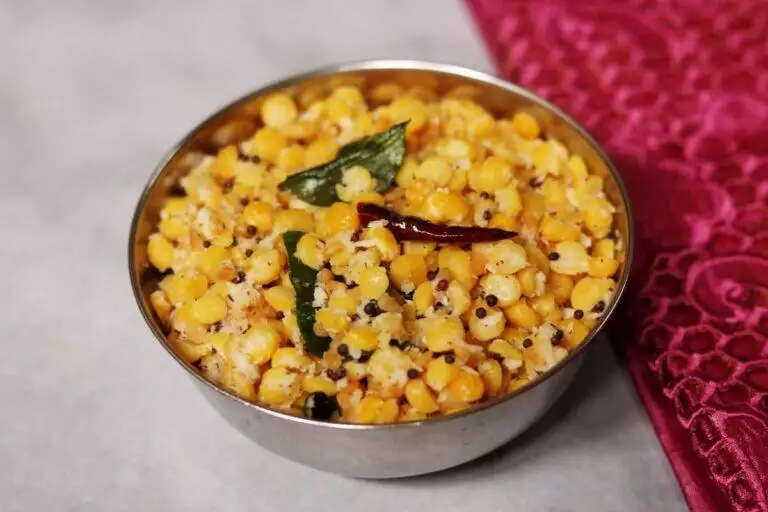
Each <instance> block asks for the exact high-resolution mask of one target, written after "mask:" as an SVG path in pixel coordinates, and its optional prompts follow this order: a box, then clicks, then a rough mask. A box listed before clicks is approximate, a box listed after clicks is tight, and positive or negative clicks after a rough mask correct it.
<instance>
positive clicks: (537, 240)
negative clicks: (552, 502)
mask: <svg viewBox="0 0 768 512" xmlns="http://www.w3.org/2000/svg"><path fill="white" fill-rule="evenodd" d="M260 118H261V124H262V126H261V127H260V128H259V129H257V130H256V132H255V133H253V134H252V136H250V137H249V138H248V139H247V140H245V141H243V142H240V143H238V144H231V145H226V146H224V147H223V148H221V149H220V150H219V151H218V152H217V153H216V154H210V155H206V156H204V157H202V158H200V160H199V162H197V164H196V165H195V166H194V168H193V169H192V170H191V171H190V172H189V174H188V175H187V176H185V177H184V178H182V179H181V180H180V183H179V185H180V193H179V194H178V195H177V196H175V197H170V198H168V199H167V200H166V202H165V205H164V206H163V208H162V210H161V212H160V220H159V222H158V225H157V231H156V232H155V233H153V234H152V235H151V236H150V237H149V240H148V244H147V254H148V258H149V261H150V263H151V264H152V265H153V266H154V267H156V268H157V269H158V270H160V271H161V272H166V273H167V275H166V276H165V277H164V278H163V279H162V280H161V281H160V283H159V286H158V289H157V290H156V291H154V292H153V293H152V294H151V296H150V302H151V304H152V306H153V308H154V310H155V313H156V314H157V316H158V318H159V319H160V321H161V322H162V323H163V325H165V327H166V329H167V336H168V340H169V344H170V345H171V346H172V347H173V348H174V350H175V351H176V352H177V353H178V354H179V356H180V357H182V358H183V359H185V360H186V361H187V362H189V363H191V364H194V365H195V366H196V367H197V368H198V369H199V371H200V372H201V373H202V374H203V375H204V376H205V377H206V378H207V379H209V380H210V381H212V382H214V383H215V384H217V385H219V386H221V387H222V388H224V389H227V390H229V391H230V392H232V393H234V394H236V395H238V396H240V397H241V398H243V399H245V400H248V401H252V402H255V403H258V404H261V405H264V406H267V407H270V408H275V409H279V410H283V411H285V412H290V413H293V414H296V415H304V416H307V417H309V418H312V419H319V420H331V421H344V422H351V423H394V422H405V421H418V420H425V419H428V418H431V417H435V416H439V415H446V414H452V413H455V412H458V411H461V410H464V409H466V408H468V407H471V406H472V405H475V404H478V403H482V402H485V401H487V400H490V399H493V398H494V397H498V396H501V395H504V394H506V393H510V392H513V391H515V390H518V389H520V388H522V387H524V386H526V385H528V384H529V383H531V382H533V381H534V380H536V379H537V378H538V377H539V376H540V375H543V374H544V373H546V372H547V371H548V370H550V369H551V368H553V367H554V366H555V365H557V364H558V363H559V362H560V361H562V360H563V359H564V358H566V357H567V356H568V354H569V353H570V352H571V351H573V350H575V349H576V348H577V347H578V346H579V345H580V343H581V342H582V341H584V340H585V339H586V338H587V335H588V334H589V333H590V331H591V329H592V327H594V326H595V325H596V324H597V323H598V321H599V319H600V317H601V315H602V313H603V312H604V311H605V310H606V307H607V305H608V304H609V303H610V301H611V300H612V297H613V295H614V292H615V291H616V288H617V283H616V274H617V272H618V271H619V269H620V268H621V266H622V262H623V261H624V260H625V258H626V255H625V247H624V241H623V240H622V238H621V235H619V234H618V231H617V230H615V229H614V213H615V211H616V207H615V205H614V204H613V203H612V202H611V201H610V200H609V199H608V198H607V197H606V195H605V193H604V192H603V180H602V178H601V177H600V176H597V175H595V174H591V173H590V170H589V169H588V168H587V165H586V164H585V161H584V160H583V159H582V158H581V157H580V156H579V155H576V154H569V152H568V150H567V149H566V147H565V146H564V145H563V144H562V143H560V142H558V141H557V140H555V139H554V138H551V137H546V135H545V134H543V133H542V130H541V128H540V126H539V124H538V123H537V121H536V119H535V118H534V117H533V116H532V115H530V114H529V113H526V112H524V111H520V112H517V113H516V114H514V115H513V116H511V117H505V118H495V117H494V116H493V115H492V114H491V113H490V112H488V111H486V110H485V109H484V108H483V107H481V106H480V105H479V104H477V103H475V102H473V101H472V100H471V99H468V98H463V97H454V96H443V97H440V96H437V95H436V94H435V93H433V92H431V91H429V90H425V89H420V88H405V87H402V86H400V85H398V84H396V83H389V84H381V85H378V86H377V87H375V88H374V89H373V90H371V91H367V92H366V93H364V92H363V90H362V89H360V88H358V87H355V86H351V85H345V86H338V87H336V88H334V89H333V90H331V91H330V92H329V93H328V94H325V95H322V96H317V97H313V98H307V97H300V98H299V100H298V101H297V99H295V98H293V97H292V96H291V95H289V94H286V93H273V94H271V95H270V96H268V97H267V98H265V99H264V100H263V102H262V103H261V105H260Z"/></svg>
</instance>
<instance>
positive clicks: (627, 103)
mask: <svg viewBox="0 0 768 512" xmlns="http://www.w3.org/2000/svg"><path fill="white" fill-rule="evenodd" d="M469 5H470V10H471V12H472V13H473V15H474V17H475V19H476V20H477V22H478V24H479V26H480V28H481V31H482V33H483V35H484V36H485V39H486V42H487V44H488V47H489V48H490V50H491V52H492V53H493V56H494V58H495V59H496V62H497V65H498V68H499V71H500V73H501V75H503V76H504V77H506V78H508V79H510V80H512V81H514V82H517V83H519V84H521V85H523V86H525V87H528V88H530V89H532V90H533V91H535V92H537V93H539V94H540V95H542V96H544V97H546V98H548V99H549V100H551V101H553V102H554V103H556V104H557V105H558V106H560V107H562V108H563V109H565V110H566V111H567V112H569V113H570V114H572V115H573V116H574V117H575V118H576V119H578V120H579V121H580V122H581V123H582V124H584V125H585V126H586V127H587V128H588V129H589V130H591V132H592V133H593V134H594V135H595V136H596V137H597V138H598V139H599V140H600V142H601V143H602V144H603V145H604V147H605V148H606V149H607V151H608V153H609V154H610V155H611V157H612V158H613V160H614V162H615V163H616V166H617V167H618V169H619V171H620V172H621V174H622V176H623V178H624V180H625V182H626V184H627V187H628V188H629V192H630V196H631V200H632V206H633V209H634V213H635V218H636V228H637V244H636V246H637V249H636V254H635V256H636V266H635V267H634V268H633V272H634V275H633V278H632V283H631V287H630V289H629V290H628V293H627V296H626V301H625V302H624V303H623V307H622V309H621V312H620V314H619V316H618V318H616V319H615V321H614V322H613V323H612V332H613V334H614V339H615V340H617V343H618V344H619V346H620V348H621V350H622V353H623V354H625V356H626V360H627V364H628V366H629V369H630V372H631V375H632V377H633V379H634V382H635V385H636V387H637V390H638V393H639V395H640V397H641V399H642V401H643V403H644V404H645V407H646V408H647V410H648V414H649V416H650V418H651V421H652V422H653V425H654V428H655V429H656V432H657V434H658V436H659V438H660V440H661V443H662V445H663V447H664V450H665V451H666V453H667V455H668V456H669V460H670V461H671V463H672V467H673V469H674V471H675V473H676V475H677V477H678V479H679V481H680V485H681V487H682V489H683V492H684V494H685V496H686V499H687V500H688V504H689V505H690V507H691V508H692V509H693V510H697V511H725V510H738V511H746V510H768V343H767V342H766V337H768V1H765V0H761V1H748V0H708V1H704V0H698V1H697V0H625V1H621V2H618V1H613V0H593V1H591V2H579V1H575V0H538V1H536V2H529V1H525V0H506V1H505V0H470V1H469Z"/></svg>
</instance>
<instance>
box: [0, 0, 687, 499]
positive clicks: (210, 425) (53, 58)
mask: <svg viewBox="0 0 768 512" xmlns="http://www.w3.org/2000/svg"><path fill="white" fill-rule="evenodd" d="M371 57H411V58H423V59H433V60H440V61H449V62H455V63H460V64H466V65H469V66H473V67H477V68H480V69H486V70H487V69H490V64H489V61H488V60H487V57H486V56H485V50H484V48H483V47H482V46H481V44H480V42H479V38H478V36H477V34H475V33H474V29H473V27H472V26H471V24H470V21H469V17H468V14H467V13H466V12H465V11H464V8H463V6H462V5H461V4H459V3H458V2H453V1H442V2H440V1H438V0H429V1H424V0H422V1H410V2H409V1H405V0H401V1H391V2H381V1H376V2H371V1H369V2H351V1H347V2H344V1H341V0H334V1H329V0H322V1H311V0H303V1H282V2H272V1H269V2H268V1H261V2H247V1H242V2H214V1H208V2H183V1H180V0H178V1H166V2H161V1H157V2H129V1H96V0H92V1H86V0H82V1H66V2H64V1H62V2H59V1H55V0H52V1H49V2H41V1H32V0H16V1H14V0H9V1H6V2H3V3H0V62H2V65H0V219H2V221H0V231H1V233H2V250H0V269H2V281H3V285H4V292H3V295H2V299H0V320H2V322H1V325H2V336H1V339H2V347H3V356H2V357H0V418H1V419H0V509H2V510H4V511H21V510H30V511H42V510H55V511H75V510H77V511H80V510H86V511H123V510H124V511H136V510H141V511H177V510H179V511H181V510H183V511H191V510H264V511H271V510H290V511H292V510H318V509H320V508H323V509H325V508H329V509H333V510H339V511H343V510H368V511H371V512H376V511H385V510H399V511H409V510H420V509H426V507H429V506H430V505H440V506H441V508H440V510H442V511H443V512H449V511H454V510H467V509H474V510H494V509H502V510H543V511H550V510H551V511H555V510H590V511H600V510H606V511H607V510H633V511H644V510H649V511H651V510H653V511H656V510H665V511H672V510H682V509H684V508H685V505H684V502H683V501H682V497H681V494H680V492H679V490H678V487H677V483H676V481H675V479H674V477H673V475H672V473H671V471H670V468H669V466H668V463H667V461H666V459H665V457H664V455H663V453H662V452H661V450H660V448H659V445H658V442H657V440H656V437H655V436H654V433H653V431H652V429H651V427H650V425H649V423H648V421H647V419H646V417H645V414H644V412H643V411H642V409H641V408H640V406H639V404H638V401H637V398H636V396H635V394H634V391H633V389H632V387H631V384H630V382H629V381H628V379H627V377H626V375H625V374H624V372H623V370H621V369H620V368H619V366H618V365H617V363H616V361H615V358H614V356H613V354H612V352H611V351H610V350H609V348H608V347H607V346H601V347H599V348H598V349H597V350H596V351H595V352H594V354H593V357H592V358H591V359H590V360H589V361H588V362H587V363H586V368H585V369H584V371H582V372H581V374H580V375H579V377H578V381H577V384H575V385H574V388H573V389H572V390H571V391H570V392H569V393H568V395H567V396H566V398H565V400H564V401H563V402H562V403H561V404H560V405H559V406H558V408H557V412H555V413H554V414H551V415H550V416H548V417H547V419H546V420H545V421H543V422H542V423H541V424H539V425H537V426H535V427H534V429H533V432H530V433H529V434H527V435H525V436H524V438H523V439H521V440H519V441H518V442H514V443H513V444H512V445H510V446H507V447H505V448H503V449H502V450H501V451H499V452H497V453H495V454H493V455H491V456H489V457H486V458H484V459H482V460H480V461H479V462H476V463H473V464H471V465H469V466H466V467H462V468H458V469H455V470H451V471H448V472H444V473H441V474H437V475H432V476H427V477H421V478H414V479H409V480H400V481H389V482H374V481H357V480H350V479H344V478H341V477H337V476H334V475H329V474H323V473H320V472H317V471H314V470H311V469H307V468H304V467H302V466H299V465H296V464H294V463H291V462H287V461H284V460H281V459H279V458H277V457H275V456H273V455H271V454H269V453H267V452H265V451H264V450H262V449H260V448H258V447H256V446H255V445H252V444H251V443H250V442H249V441H247V440H246V439H245V438H243V437H241V436H240V435H239V434H238V433H236V432H235V431H234V430H232V429H230V428H229V427H228V426H227V425H225V423H224V422H223V421H222V420H221V419H220V418H218V417H217V416H216V415H215V414H214V412H213V411H212V410H211V409H210V408H209V406H208V405H207V404H206V403H205V402H204V401H203V399H202V398H201V397H200V396H198V395H197V394H196V392H195V391H194V389H193V387H192V385H191V383H190V382H189V381H188V379H187V377H186V376H185V375H184V374H183V372H182V371H181V370H180V369H179V368H178V367H177V366H176V364H175V363H174V362H173V361H172V360H171V359H170V358H169V357H168V356H167V355H166V354H165V353H164V351H163V350H162V349H160V348H159V347H158V346H157V344H156V343H155V342H154V341H153V340H152V338H151V336H150V334H149V332H148V330H147V329H146V327H145V326H144V325H143V322H142V320H141V318H140V317H139V314H138V312H137V311H136V308H135V306H134V303H133V298H132V297H131V294H130V290H129V285H128V278H127V272H126V261H125V253H126V251H125V245H126V239H127V229H128V224H129V221H130V217H131V211H132V208H133V206H134V201H135V200H136V199H137V197H138V194H139V192H140V189H141V187H142V185H143V183H144V181H145V179H146V178H147V176H148V174H149V173H150V171H151V169H152V168H153V166H154V165H155V163H156V162H157V161H158V159H159V158H160V156H161V154H162V153H163V152H164V151H165V150H166V149H167V148H168V147H169V146H170V145H171V144H173V143H174V142H175V141H176V140H177V139H178V138H179V137H180V136H181V135H182V134H183V133H184V132H186V131H187V130H188V128H190V127H191V126H192V125H193V124H194V123H196V122H198V121H199V120H200V119H201V118H203V117H204V116H206V115H207V114H208V113H209V112H211V111H212V110H213V109H214V108H216V107H217V106H219V105H221V104H223V103H225V102H228V101H229V100H230V99H231V98H233V97H235V96H237V95H240V94H241V93H244V92H246V91H248V90H249V89H252V88H254V87H256V86H258V85H259V84H261V83H263V82H265V81H268V80H272V79H275V78H278V77H281V76H283V75H285V74H287V73H291V72H294V71H299V70H303V69H307V68H311V67H315V66H318V65H321V64H326V63H331V62H336V61H342V60H349V59H362V58H371Z"/></svg>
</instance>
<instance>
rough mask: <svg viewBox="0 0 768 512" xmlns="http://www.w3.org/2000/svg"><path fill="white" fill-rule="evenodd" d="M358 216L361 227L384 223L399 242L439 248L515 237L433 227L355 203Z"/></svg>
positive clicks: (484, 230) (501, 232) (486, 230)
mask: <svg viewBox="0 0 768 512" xmlns="http://www.w3.org/2000/svg"><path fill="white" fill-rule="evenodd" d="M357 215H358V217H360V224H361V225H362V226H367V225H368V224H370V223H371V222H374V221H377V220H386V221H387V229H389V230H390V231H391V232H392V234H393V235H394V236H395V238H396V239H397V240H399V241H400V240H416V241H420V242H437V243H440V244H463V243H480V242H496V241H499V240H504V239H506V238H513V237H516V236H517V233H515V232H514V231H506V230H504V229H495V228H480V227H469V226H442V225H440V224H433V223H432V222H429V221H426V220H424V219H420V218H418V217H410V216H404V215H400V214H399V213H397V212H395V211H392V210H390V209H388V208H384V207H383V206H379V205H376V204H372V203H358V205H357Z"/></svg>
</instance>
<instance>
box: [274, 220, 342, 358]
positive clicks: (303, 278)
mask: <svg viewBox="0 0 768 512" xmlns="http://www.w3.org/2000/svg"><path fill="white" fill-rule="evenodd" d="M302 236H304V233H302V232H301V231H288V232H286V233H284V234H283V242H284V243H285V251H286V252H287V253H288V273H289V275H290V278H291V284H292V285H293V289H294V290H295V291H296V323H297V324H298V326H299V330H300V331H301V335H302V337H303V338H304V344H305V346H306V348H307V350H308V351H309V353H310V354H313V355H316V356H318V357H322V356H323V353H325V351H326V350H328V347H329V346H330V344H331V338H328V337H327V336H318V335H317V334H315V314H316V313H317V308H315V307H314V306H313V305H312V302H313V301H314V298H315V284H316V283H317V270H315V269H313V268H311V267H308V266H306V265H305V264H303V263H302V262H301V261H299V259H298V258H297V257H296V245H297V244H298V243H299V239H300V238H301V237H302Z"/></svg>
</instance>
